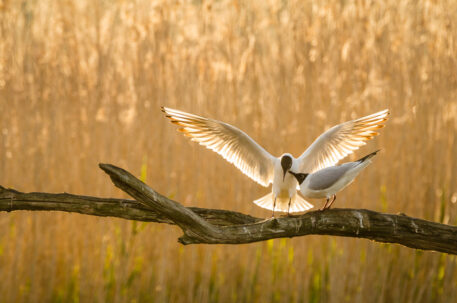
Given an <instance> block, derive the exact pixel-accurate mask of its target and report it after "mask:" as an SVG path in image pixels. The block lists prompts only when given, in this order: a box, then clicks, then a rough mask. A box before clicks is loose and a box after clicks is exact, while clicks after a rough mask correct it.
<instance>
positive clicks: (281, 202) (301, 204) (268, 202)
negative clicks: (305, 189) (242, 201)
mask: <svg viewBox="0 0 457 303" xmlns="http://www.w3.org/2000/svg"><path fill="white" fill-rule="evenodd" d="M274 200H275V197H274V195H273V193H269V194H267V195H265V196H263V197H262V198H260V199H257V200H255V201H254V203H255V204H256V205H257V206H260V207H262V208H265V209H269V210H273V203H274ZM288 206H289V199H284V198H279V197H278V198H277V199H276V207H275V212H276V211H280V212H285V213H286V212H287V208H288ZM313 207H314V205H312V204H311V203H309V202H308V201H306V200H305V199H303V198H302V197H300V196H299V195H295V196H294V197H292V201H291V203H290V211H289V212H290V213H298V212H304V211H307V210H308V209H311V208H313Z"/></svg>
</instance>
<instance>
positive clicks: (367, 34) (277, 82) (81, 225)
mask: <svg viewBox="0 0 457 303" xmlns="http://www.w3.org/2000/svg"><path fill="white" fill-rule="evenodd" d="M456 71H457V2H455V1H415V0H411V1H406V0H400V1H397V0H387V1H301V0H300V1H275V0H271V1H258V2H256V1H225V0H222V1H214V2H211V1H205V2H199V1H149V0H136V1H121V0H112V1H107V0H105V1H89V0H81V1H64V0H62V1H56V0H54V1H52V0H45V1H17V0H16V1H15V0H2V1H0V113H1V119H0V184H1V185H3V186H8V187H12V188H16V189H18V190H21V191H46V192H63V191H65V192H70V193H75V194H85V195H97V196H103V197H125V195H124V194H123V193H122V192H120V191H119V190H117V189H116V188H115V187H114V186H113V184H112V183H111V182H110V180H109V178H108V177H107V176H106V175H105V174H104V173H103V172H102V171H101V170H100V169H99V168H98V167H97V164H98V163H99V162H104V163H113V164H115V165H118V166H121V167H123V168H125V169H127V170H129V171H131V172H133V173H134V174H136V175H137V176H141V177H142V178H143V179H144V180H145V181H146V182H147V183H148V184H149V185H150V186H151V187H153V188H154V189H156V190H158V191H159V192H161V193H163V194H165V195H167V196H169V197H172V198H173V199H175V200H177V201H181V202H182V203H184V204H185V205H192V206H199V207H210V208H224V209H231V210H235V211H240V212H244V213H249V214H251V215H255V216H265V217H266V216H269V215H270V212H269V211H264V210H262V209H260V208H258V207H257V206H255V205H254V204H253V203H251V201H252V200H254V199H256V198H258V197H260V196H262V195H264V194H266V193H267V192H268V191H269V189H266V188H262V187H260V186H259V185H257V184H256V183H254V182H252V181H251V180H250V179H248V178H247V177H246V176H244V175H243V174H241V173H240V172H239V171H238V170H237V169H236V168H234V167H232V166H231V165H230V164H228V163H226V162H225V161H224V160H222V159H221V158H220V157H219V156H218V155H216V154H214V153H212V152H211V151H208V150H206V149H204V148H203V147H201V146H198V145H197V144H195V143H192V142H190V141H188V140H187V139H185V138H184V137H183V136H181V135H179V134H178V133H176V130H175V127H174V126H172V125H171V124H170V123H169V122H168V120H167V119H165V118H164V117H163V115H162V113H161V112H160V106H161V105H166V106H170V107H174V108H178V109H182V110H185V111H189V112H193V113H197V114H202V115H206V116H209V117H213V118H216V119H220V120H223V121H226V122H229V123H232V124H234V125H236V126H238V127H240V128H241V129H243V130H245V131H246V132H247V133H248V134H250V135H251V136H252V137H253V138H254V139H255V140H257V141H258V142H259V143H260V144H262V145H263V146H264V147H265V148H266V149H267V150H269V151H271V152H272V154H274V155H280V154H281V153H283V152H286V151H289V152H292V153H293V154H294V155H296V156H298V155H299V154H301V153H302V152H303V150H304V149H305V148H306V147H307V146H308V145H309V144H310V143H311V142H312V141H313V140H314V138H316V137H317V136H318V135H319V134H320V133H321V132H322V131H324V130H325V129H326V128H328V127H330V126H332V125H334V124H336V123H340V122H343V121H346V120H348V119H352V118H356V117H361V116H363V115H367V114H371V113H374V112H375V111H378V110H381V109H384V108H389V109H390V110H391V118H390V120H389V121H388V123H387V124H388V125H387V127H386V128H384V129H383V130H382V131H381V133H382V134H381V136H379V137H377V138H376V139H375V140H373V141H372V142H370V143H369V144H368V145H367V146H366V147H363V148H362V149H360V150H359V151H357V152H356V153H355V154H354V155H353V156H351V157H348V158H347V159H345V161H346V160H353V159H356V158H357V157H360V156H363V155H365V154H367V153H369V152H371V151H373V150H374V149H376V148H382V153H380V154H379V156H378V157H377V158H376V159H375V161H374V163H373V164H372V165H371V166H370V167H369V168H368V169H366V170H365V171H364V172H363V173H362V174H361V175H360V177H359V178H358V179H357V180H356V182H355V183H354V184H353V185H351V186H350V187H349V188H347V189H346V190H345V191H344V192H342V193H341V194H340V195H339V196H338V200H337V201H336V204H335V206H336V207H351V208H368V209H372V210H375V211H385V212H390V213H397V212H404V213H406V214H408V215H411V216H416V217H420V218H424V219H428V220H435V221H439V222H444V223H448V224H457V204H456V202H457V182H456V181H457V161H456V150H457V142H456V139H457V135H456V133H457V73H456ZM283 146H287V150H285V149H283ZM321 203H322V202H320V201H317V203H316V204H317V207H319V206H321ZM0 231H1V232H0V281H1V282H0V302H192V301H193V302H210V301H211V302H216V301H220V302H346V301H348V302H431V301H433V302H455V300H456V298H457V260H456V257H455V256H450V255H446V254H440V253H434V252H422V251H415V250H412V249H408V248H404V247H400V246H397V245H382V244H377V243H373V242H370V241H368V240H356V239H346V238H337V237H325V236H308V237H302V238H296V239H278V240H274V241H273V240H272V241H267V242H264V243H255V244H250V245H239V246H228V245H227V246H222V245H220V246H209V245H197V246H186V247H183V246H181V245H179V244H178V243H177V242H176V240H177V237H178V236H179V235H180V231H179V229H178V228H176V227H172V226H167V225H162V224H160V225H159V224H153V223H150V224H145V223H139V222H130V221H126V220H121V219H114V218H97V217H90V216H84V215H78V214H66V213H58V212H48V213H39V212H14V213H8V214H7V213H2V214H0Z"/></svg>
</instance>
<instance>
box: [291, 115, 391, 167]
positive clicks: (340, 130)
mask: <svg viewBox="0 0 457 303" xmlns="http://www.w3.org/2000/svg"><path fill="white" fill-rule="evenodd" d="M388 115H389V110H388V109H385V110H383V111H380V112H377V113H375V114H372V115H369V116H366V117H363V118H359V119H356V120H352V121H348V122H345V123H341V124H339V125H336V126H334V127H332V128H330V129H329V130H327V131H326V132H325V133H323V134H322V135H320V136H319V137H318V138H317V139H316V140H315V141H314V142H313V144H311V146H310V147H308V149H307V150H306V151H305V152H304V153H303V154H302V155H301V156H300V157H299V158H298V161H299V165H300V166H299V167H300V171H301V172H306V173H312V172H315V171H317V170H319V169H322V168H325V167H329V166H332V165H335V164H336V163H338V161H339V160H341V159H343V158H344V157H346V156H347V155H349V154H351V153H352V152H354V151H355V150H357V149H358V148H359V147H360V146H362V145H365V144H366V141H368V140H370V139H371V138H373V137H374V136H377V135H378V134H379V133H378V132H376V130H377V129H380V128H383V127H384V126H385V125H384V124H383V123H384V122H385V121H386V120H387V118H388Z"/></svg>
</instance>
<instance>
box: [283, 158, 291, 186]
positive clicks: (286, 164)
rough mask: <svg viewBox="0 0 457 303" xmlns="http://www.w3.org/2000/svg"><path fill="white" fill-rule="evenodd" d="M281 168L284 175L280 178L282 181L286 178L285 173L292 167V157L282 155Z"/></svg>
mask: <svg viewBox="0 0 457 303" xmlns="http://www.w3.org/2000/svg"><path fill="white" fill-rule="evenodd" d="M281 167H282V171H283V173H284V175H283V176H282V180H283V181H284V178H285V177H286V173H287V171H288V170H289V169H290V168H291V167H292V157H290V156H288V155H284V156H282V157H281Z"/></svg>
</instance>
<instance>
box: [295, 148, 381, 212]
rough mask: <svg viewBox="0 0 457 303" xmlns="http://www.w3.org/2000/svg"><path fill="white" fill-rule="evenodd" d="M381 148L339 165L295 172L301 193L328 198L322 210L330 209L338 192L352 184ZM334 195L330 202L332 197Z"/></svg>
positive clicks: (312, 196) (311, 196) (307, 196)
mask: <svg viewBox="0 0 457 303" xmlns="http://www.w3.org/2000/svg"><path fill="white" fill-rule="evenodd" d="M378 152H379V150H377V151H375V152H372V153H371V154H369V155H366V156H365V157H363V158H361V159H359V160H357V161H355V162H347V163H344V164H341V165H338V166H330V167H326V168H323V169H320V170H318V171H316V172H314V173H311V174H306V173H295V172H293V171H289V173H290V174H292V175H294V176H295V178H296V179H297V181H298V184H300V193H301V194H302V195H303V196H304V197H306V198H317V199H321V198H327V201H326V202H325V205H324V206H323V207H322V208H321V210H324V209H329V208H330V206H332V204H333V203H334V202H335V200H336V193H337V192H339V191H341V190H343V189H344V188H346V186H348V185H349V184H351V183H352V182H353V181H354V179H355V177H357V175H358V174H359V173H360V172H361V171H362V170H363V169H364V168H365V167H367V166H368V165H370V164H371V158H373V157H374V156H375V155H376V154H377V153H378ZM331 197H333V199H332V201H331V202H330V203H329V201H330V198H331Z"/></svg>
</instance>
